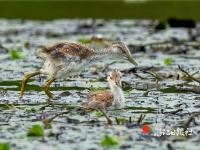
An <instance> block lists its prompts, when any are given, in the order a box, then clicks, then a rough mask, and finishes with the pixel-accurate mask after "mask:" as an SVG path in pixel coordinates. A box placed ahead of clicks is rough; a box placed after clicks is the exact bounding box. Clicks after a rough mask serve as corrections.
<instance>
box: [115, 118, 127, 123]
mask: <svg viewBox="0 0 200 150" xmlns="http://www.w3.org/2000/svg"><path fill="white" fill-rule="evenodd" d="M117 121H118V123H119V124H124V123H126V122H127V119H126V118H123V117H121V118H117Z"/></svg>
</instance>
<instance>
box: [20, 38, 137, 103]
mask: <svg viewBox="0 0 200 150" xmlns="http://www.w3.org/2000/svg"><path fill="white" fill-rule="evenodd" d="M37 55H38V56H39V57H40V58H42V59H43V60H44V65H43V66H42V68H41V69H40V70H37V71H34V72H31V73H28V74H26V75H25V76H24V78H23V81H22V86H21V91H20V98H22V97H23V95H24V91H25V87H26V84H27V82H28V80H29V79H30V78H31V77H33V76H36V75H39V74H46V75H48V80H47V81H46V83H45V85H44V91H45V93H46V95H47V96H48V97H49V99H51V98H53V94H52V93H51V92H50V91H49V86H50V85H51V83H52V82H54V81H55V80H56V79H60V78H67V77H70V76H73V75H79V74H80V73H81V71H83V70H84V68H85V67H87V66H89V65H92V64H94V63H95V62H98V61H100V60H105V59H111V60H127V61H129V62H131V63H133V64H134V65H136V66H137V63H136V62H135V60H134V59H133V58H132V56H131V53H130V51H129V49H128V47H127V46H126V45H125V44H124V43H123V42H115V43H113V44H112V45H111V46H110V47H108V48H105V49H101V50H94V49H91V48H88V47H86V46H85V45H83V44H80V43H74V42H58V43H55V44H53V45H48V46H44V47H42V48H39V49H38V50H37Z"/></svg>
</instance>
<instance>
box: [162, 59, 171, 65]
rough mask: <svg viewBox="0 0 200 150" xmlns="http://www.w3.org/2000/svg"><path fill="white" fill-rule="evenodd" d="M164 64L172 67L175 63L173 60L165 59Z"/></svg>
mask: <svg viewBox="0 0 200 150" xmlns="http://www.w3.org/2000/svg"><path fill="white" fill-rule="evenodd" d="M163 62H164V64H165V65H171V64H172V62H173V61H172V59H171V58H165V59H164V61H163Z"/></svg>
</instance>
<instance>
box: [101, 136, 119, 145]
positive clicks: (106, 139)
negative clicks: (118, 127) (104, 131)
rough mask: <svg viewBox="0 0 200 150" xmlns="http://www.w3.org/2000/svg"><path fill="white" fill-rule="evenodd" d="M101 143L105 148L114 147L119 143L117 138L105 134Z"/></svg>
mask: <svg viewBox="0 0 200 150" xmlns="http://www.w3.org/2000/svg"><path fill="white" fill-rule="evenodd" d="M101 145H102V146H104V147H107V148H111V147H115V146H117V145H119V140H118V139H117V138H116V137H112V136H109V135H106V136H104V138H103V139H102V141H101Z"/></svg>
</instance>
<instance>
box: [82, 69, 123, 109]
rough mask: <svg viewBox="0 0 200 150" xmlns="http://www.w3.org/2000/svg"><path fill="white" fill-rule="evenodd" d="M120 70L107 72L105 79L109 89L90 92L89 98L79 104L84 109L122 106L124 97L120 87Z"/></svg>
mask: <svg viewBox="0 0 200 150" xmlns="http://www.w3.org/2000/svg"><path fill="white" fill-rule="evenodd" d="M121 76H122V74H121V72H120V71H119V70H116V69H115V70H113V71H112V72H110V73H109V75H108V77H107V81H108V84H109V87H110V90H105V91H98V92H94V93H91V95H90V98H89V99H87V100H84V101H83V102H82V104H81V106H82V107H83V109H84V110H89V109H103V110H105V109H107V108H109V107H113V108H115V109H120V108H123V107H124V105H125V98H124V94H123V91H122V87H121Z"/></svg>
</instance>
